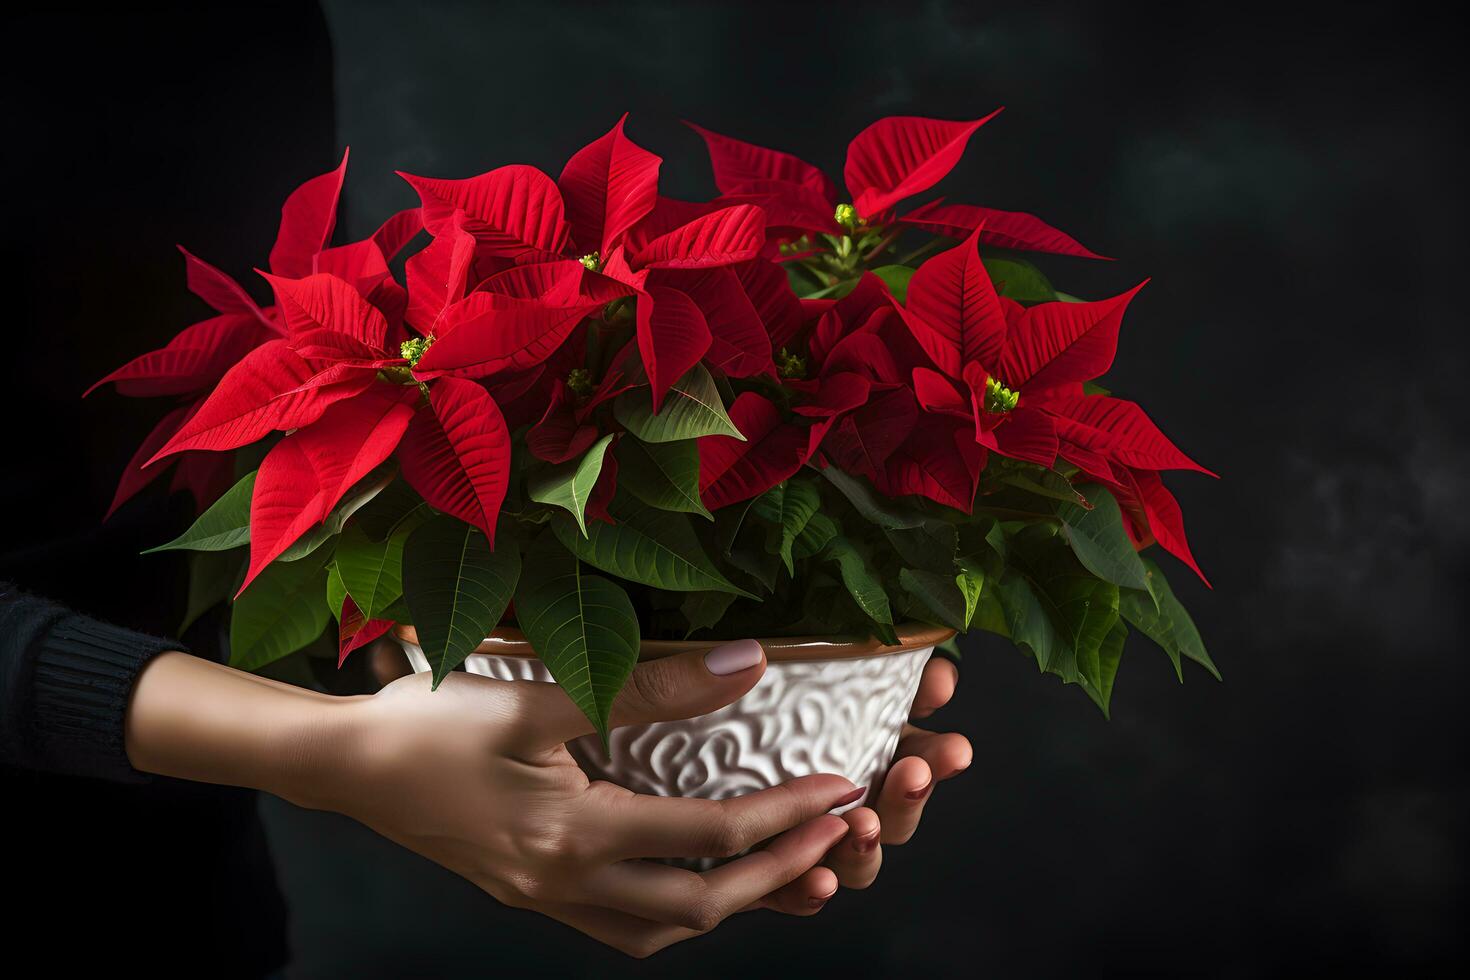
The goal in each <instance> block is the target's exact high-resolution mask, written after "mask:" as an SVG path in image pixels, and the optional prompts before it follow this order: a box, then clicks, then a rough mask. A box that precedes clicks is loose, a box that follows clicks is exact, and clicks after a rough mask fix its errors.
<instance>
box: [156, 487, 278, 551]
mask: <svg viewBox="0 0 1470 980" xmlns="http://www.w3.org/2000/svg"><path fill="white" fill-rule="evenodd" d="M254 492H255V472H254V471H252V472H250V473H247V474H245V475H244V476H243V477H241V478H240V482H239V483H236V484H235V485H234V486H233V487H230V489H228V490H226V491H225V492H224V495H223V496H222V497H220V498H219V499H218V500H216V501H215V502H214V503H212V504H210V505H209V509H208V510H206V511H205V512H204V513H202V514H200V515H199V519H198V520H197V521H195V522H194V525H193V526H192V527H190V528H189V530H187V531H185V532H184V533H183V534H181V535H179V536H178V537H176V538H174V539H173V540H172V541H170V542H169V543H168V544H161V545H159V546H158V547H156V548H149V549H148V550H147V551H144V552H143V554H145V555H151V554H153V553H154V552H157V551H176V550H179V549H185V550H188V551H228V550H229V549H231V548H238V547H240V545H242V544H249V543H250V495H251V494H253V493H254Z"/></svg>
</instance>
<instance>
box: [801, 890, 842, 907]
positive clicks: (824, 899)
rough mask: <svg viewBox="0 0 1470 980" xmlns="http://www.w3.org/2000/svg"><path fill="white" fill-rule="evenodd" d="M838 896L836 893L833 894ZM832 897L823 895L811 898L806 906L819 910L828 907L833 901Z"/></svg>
mask: <svg viewBox="0 0 1470 980" xmlns="http://www.w3.org/2000/svg"><path fill="white" fill-rule="evenodd" d="M836 894H837V893H836V892H833V893H832V895H836ZM832 895H821V896H817V895H813V896H812V897H811V898H809V899H807V900H806V904H807V905H808V906H810V907H811V908H814V909H819V908H821V907H822V906H823V905H826V904H827V903H828V902H829V901H831V899H832Z"/></svg>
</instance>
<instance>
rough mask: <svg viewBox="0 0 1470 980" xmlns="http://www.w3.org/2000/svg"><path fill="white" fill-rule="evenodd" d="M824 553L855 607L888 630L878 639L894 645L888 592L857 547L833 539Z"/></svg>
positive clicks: (880, 633) (879, 633) (851, 543)
mask: <svg viewBox="0 0 1470 980" xmlns="http://www.w3.org/2000/svg"><path fill="white" fill-rule="evenodd" d="M829 468H830V467H829ZM826 554H827V557H828V558H830V559H831V560H833V561H835V562H837V570H838V572H839V573H840V574H841V576H842V584H843V585H845V586H846V587H847V591H848V593H849V594H850V595H851V596H852V598H853V601H854V602H856V603H857V604H858V608H859V609H861V610H862V611H863V612H865V613H867V615H868V617H869V618H870V619H872V620H873V622H874V623H875V624H878V625H880V626H887V627H888V629H887V630H886V631H878V636H879V638H880V639H882V640H883V641H884V642H886V643H892V642H895V639H891V638H892V637H894V634H893V610H892V608H891V607H890V606H889V604H888V593H886V592H884V591H883V583H882V581H880V580H879V578H878V575H877V573H875V572H874V571H873V568H872V567H871V566H870V565H869V564H868V560H867V558H866V556H864V554H863V553H862V552H861V551H860V550H858V547H857V545H856V544H854V543H853V542H852V541H850V540H849V539H847V538H844V537H836V538H833V539H832V541H831V542H830V543H829V544H828V545H827V552H826Z"/></svg>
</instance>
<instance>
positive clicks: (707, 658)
mask: <svg viewBox="0 0 1470 980" xmlns="http://www.w3.org/2000/svg"><path fill="white" fill-rule="evenodd" d="M763 656H764V654H763V653H762V652H761V645H760V644H759V643H757V642H755V641H754V640H736V641H735V642H734V643H725V644H722V645H720V646H717V647H715V648H714V649H713V650H711V651H710V652H709V653H706V654H705V655H704V667H705V669H706V670H708V671H709V672H710V673H711V674H714V675H715V676H717V677H727V676H729V675H730V674H738V673H740V672H741V671H742V670H749V669H750V668H752V667H754V666H755V665H756V664H758V663H760V662H761V657H763Z"/></svg>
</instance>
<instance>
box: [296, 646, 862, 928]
mask: <svg viewBox="0 0 1470 980" xmlns="http://www.w3.org/2000/svg"><path fill="white" fill-rule="evenodd" d="M765 666H766V661H765V656H764V653H763V652H762V651H761V648H760V646H759V644H756V643H755V642H754V641H741V642H738V643H731V644H727V645H725V646H723V647H719V648H717V649H716V650H713V651H710V652H709V653H708V654H705V653H701V652H692V653H686V654H681V655H679V656H675V657H669V658H665V659H661V660H655V661H650V662H646V663H643V664H640V665H639V666H638V667H637V668H636V669H635V670H634V672H633V675H632V677H631V678H630V680H629V682H628V684H627V685H626V686H625V688H624V689H623V692H622V694H621V695H620V696H619V698H618V700H617V702H616V703H615V705H614V710H613V719H612V722H613V725H614V726H618V725H632V724H643V723H647V722H651V721H661V720H670V719H676V718H687V717H692V716H694V715H699V714H704V713H707V712H710V711H714V710H716V709H718V708H721V707H723V706H725V705H726V704H729V703H730V702H732V701H734V700H735V699H736V698H738V697H740V696H741V695H742V694H744V693H745V692H746V691H748V690H750V688H751V687H752V686H753V685H754V684H755V682H756V681H757V680H759V679H760V676H761V674H762V673H763V672H764V670H765ZM329 700H330V701H334V702H336V705H335V706H334V710H333V711H332V712H330V716H331V723H330V724H329V725H327V726H325V727H324V728H322V729H320V730H319V735H318V736H316V738H317V739H318V743H317V748H312V747H311V746H310V745H306V746H304V747H303V749H302V751H303V752H305V753H306V755H308V756H317V757H320V758H321V763H320V764H316V765H311V766H306V767H303V770H302V771H303V772H304V773H305V774H306V775H305V778H302V779H297V780H293V781H292V782H291V784H290V785H287V786H284V787H280V788H277V789H276V792H277V793H279V794H280V795H283V796H286V797H287V798H288V799H291V800H292V801H293V802H296V803H299V804H301V805H304V806H309V807H314V808H319V809H330V810H335V811H338V812H340V813H344V814H347V815H348V816H351V817H353V818H355V819H357V820H359V821H361V822H362V823H364V824H366V825H367V826H369V827H371V828H372V829H374V830H376V831H377V832H378V833H380V834H382V835H383V836H385V837H387V838H389V839H390V840H393V841H396V842H397V843H399V844H401V845H403V846H404V847H407V848H409V849H410V850H413V851H416V852H417V853H419V854H422V855H424V856H425V857H427V858H429V859H430V860H432V861H434V862H436V863H438V864H440V865H443V866H444V867H446V868H449V869H450V870H452V871H454V872H456V873H458V874H460V875H463V876H464V877H465V878H468V879H469V880H470V881H472V882H474V883H475V884H476V885H478V886H480V887H481V888H483V889H484V890H485V891H486V892H488V893H489V894H491V895H493V896H494V897H495V898H496V899H498V900H499V901H501V902H504V903H505V904H507V905H512V906H515V907H518V908H527V909H532V910H534V911H537V912H541V913H543V914H545V915H549V916H551V917H553V918H555V919H559V920H561V921H562V922H565V923H567V924H568V925H571V926H573V927H575V928H577V929H579V930H581V931H582V932H584V933H587V934H588V935H590V936H592V937H594V938H596V939H598V940H601V941H602V942H605V943H607V944H609V945H611V946H614V947H616V948H618V949H620V950H622V951H623V952H625V953H628V954H630V955H633V956H647V955H649V954H651V953H654V952H656V951H658V950H660V949H662V948H663V947H665V946H668V945H670V944H672V943H675V942H679V941H680V940H683V939H687V938H689V937H691V936H696V935H699V934H701V933H703V932H707V931H709V930H710V929H712V928H714V927H715V926H716V925H718V924H719V923H720V922H722V921H723V920H724V919H725V918H727V917H728V916H730V915H732V914H734V913H736V912H740V911H743V910H746V909H750V908H760V907H765V908H774V909H776V910H778V911H784V912H790V913H795V914H811V913H813V912H815V911H816V910H818V909H819V908H821V906H822V904H823V903H824V902H825V901H826V900H827V898H829V897H831V894H832V892H834V891H835V890H836V888H837V882H836V878H835V876H834V875H833V873H832V872H831V871H830V870H829V869H827V868H824V867H819V863H820V862H821V861H822V858H823V856H824V855H825V854H826V853H827V851H828V850H829V849H830V848H831V847H832V845H834V844H835V843H837V842H838V841H839V840H841V839H842V838H843V836H844V835H845V834H846V833H847V831H848V825H847V823H846V822H844V820H843V819H842V818H841V817H838V816H832V815H828V813H827V811H829V810H830V809H832V808H833V807H836V806H840V805H842V804H844V803H848V802H851V801H852V800H853V799H855V798H857V796H858V795H860V794H861V793H862V792H863V790H862V789H860V788H858V787H855V786H853V785H852V783H850V782H848V781H847V780H846V779H844V778H842V777H840V776H835V775H814V776H806V777H803V778H800V779H795V780H792V781H790V782H787V783H785V784H782V785H780V786H777V787H774V788H772V789H767V790H763V791H761V792H757V793H752V794H749V795H747V796H743V797H739V798H736V799H730V800H722V801H718V802H716V801H712V800H696V799H680V798H673V797H658V796H645V795H640V794H636V793H633V792H630V791H628V790H626V789H623V788H621V787H618V786H615V785H613V784H611V783H607V782H602V781H589V780H588V778H587V776H586V775H585V774H584V773H583V772H582V770H581V769H580V768H579V767H578V766H577V764H576V762H575V761H574V760H573V759H572V756H571V754H570V753H569V752H568V751H567V748H566V744H565V743H566V742H567V741H569V740H571V739H574V738H577V737H579V736H582V735H586V734H588V733H590V732H591V731H592V728H591V725H590V724H589V723H588V721H587V719H586V718H585V717H584V716H583V715H582V713H581V712H580V711H579V710H577V708H576V707H575V706H574V705H573V704H572V702H571V700H570V699H569V698H568V697H567V696H566V694H565V693H564V692H563V691H562V690H561V689H560V688H559V687H557V686H556V685H554V684H541V683H532V682H519V681H518V682H516V683H506V682H502V681H495V680H490V679H488V678H484V677H477V676H475V675H472V674H467V673H461V672H456V673H453V674H451V675H450V676H449V677H448V678H446V679H445V681H444V682H443V683H442V684H441V685H440V687H439V690H437V691H430V689H429V675H427V674H415V675H411V676H407V677H402V678H400V679H398V680H396V681H393V682H392V683H391V684H389V685H387V686H386V687H385V688H383V690H382V691H380V692H379V693H377V694H375V695H372V696H369V697H362V698H338V699H329ZM321 747H327V749H326V751H320V749H321ZM769 838H774V839H773V840H771V842H770V843H769V844H768V845H766V846H765V847H764V848H762V849H760V850H758V851H755V852H753V853H751V854H749V855H746V856H745V857H741V858H738V859H736V860H734V861H731V862H730V863H728V864H725V865H722V866H721V867H718V868H715V869H714V870H712V871H707V872H704V873H703V874H696V873H695V872H692V871H686V870H681V869H678V868H674V867H670V866H667V865H664V864H660V863H656V862H654V861H649V860H643V859H647V858H663V857H686V858H687V857H730V856H732V855H734V854H738V853H740V852H741V851H744V850H745V849H746V848H749V847H751V846H754V845H756V844H758V843H760V842H762V841H765V840H767V839H769Z"/></svg>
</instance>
